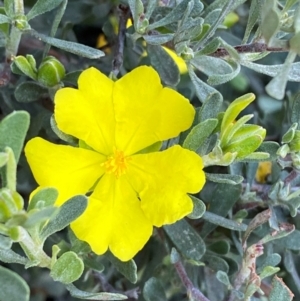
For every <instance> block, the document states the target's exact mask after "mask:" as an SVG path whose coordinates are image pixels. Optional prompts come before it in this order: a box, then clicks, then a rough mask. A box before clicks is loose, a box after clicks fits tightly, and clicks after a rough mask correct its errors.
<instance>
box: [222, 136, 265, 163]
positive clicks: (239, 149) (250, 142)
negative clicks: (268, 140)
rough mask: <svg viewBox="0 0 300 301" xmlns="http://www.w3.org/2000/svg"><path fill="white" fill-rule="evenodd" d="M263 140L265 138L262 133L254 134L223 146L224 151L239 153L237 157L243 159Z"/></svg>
mask: <svg viewBox="0 0 300 301" xmlns="http://www.w3.org/2000/svg"><path fill="white" fill-rule="evenodd" d="M262 142H263V138H262V137H261V136H260V135H254V136H252V137H249V138H246V139H245V140H240V141H237V142H233V143H230V144H229V145H227V146H226V147H224V148H223V151H224V153H235V152H236V153H237V156H236V158H237V159H243V158H245V157H247V156H249V155H250V154H251V153H253V152H254V151H255V150H256V149H257V148H258V147H259V146H260V145H261V143H262Z"/></svg>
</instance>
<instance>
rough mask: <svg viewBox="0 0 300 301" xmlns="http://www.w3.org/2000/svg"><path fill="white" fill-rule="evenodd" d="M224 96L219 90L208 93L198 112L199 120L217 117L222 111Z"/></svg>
mask: <svg viewBox="0 0 300 301" xmlns="http://www.w3.org/2000/svg"><path fill="white" fill-rule="evenodd" d="M222 102H223V97H222V95H221V94H220V93H219V92H215V93H212V94H210V95H208V97H207V98H206V99H205V101H204V103H203V105H202V106H201V108H200V111H199V114H198V120H199V122H202V121H204V120H206V119H211V118H216V117H217V116H218V113H219V112H220V109H221V105H222Z"/></svg>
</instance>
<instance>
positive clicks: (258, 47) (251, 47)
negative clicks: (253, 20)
mask: <svg viewBox="0 0 300 301" xmlns="http://www.w3.org/2000/svg"><path fill="white" fill-rule="evenodd" d="M234 49H235V50H236V51H237V52H238V53H256V52H265V51H268V52H288V51H289V49H287V48H283V47H269V46H268V45H267V44H265V43H258V42H256V43H252V44H244V45H237V46H234ZM210 56H214V57H225V56H229V53H228V52H227V50H225V49H224V48H218V49H217V50H216V51H215V52H213V53H211V54H210Z"/></svg>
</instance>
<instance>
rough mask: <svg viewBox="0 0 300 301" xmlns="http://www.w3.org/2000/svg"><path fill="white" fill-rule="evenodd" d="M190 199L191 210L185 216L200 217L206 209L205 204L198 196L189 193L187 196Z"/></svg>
mask: <svg viewBox="0 0 300 301" xmlns="http://www.w3.org/2000/svg"><path fill="white" fill-rule="evenodd" d="M189 197H190V198H191V199H192V201H193V212H192V213H190V214H189V215H188V216H187V217H188V218H190V219H198V218H201V217H202V215H203V214H204V213H205V211H206V206H205V204H204V203H203V202H202V201H201V200H200V199H198V198H196V197H194V196H192V195H190V196H189Z"/></svg>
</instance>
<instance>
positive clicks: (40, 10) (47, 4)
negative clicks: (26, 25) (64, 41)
mask: <svg viewBox="0 0 300 301" xmlns="http://www.w3.org/2000/svg"><path fill="white" fill-rule="evenodd" d="M61 2H62V0H51V1H49V0H38V1H37V2H35V4H34V6H33V7H32V9H31V10H30V11H29V13H28V14H27V20H28V21H29V20H31V19H33V18H35V17H36V16H38V15H42V14H44V13H46V12H48V11H50V10H53V9H54V8H56V7H57V6H58V5H59V4H61Z"/></svg>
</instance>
